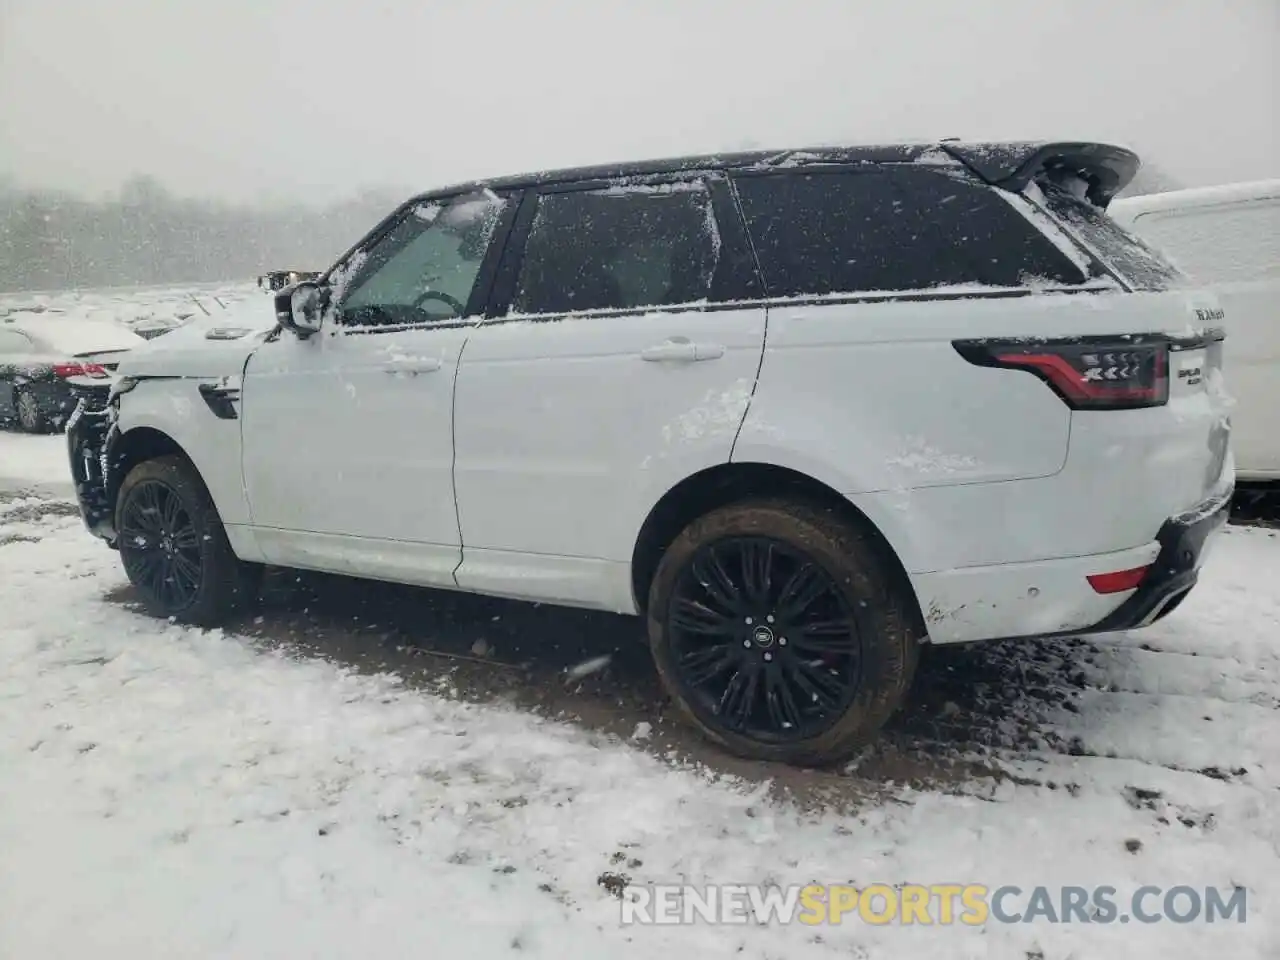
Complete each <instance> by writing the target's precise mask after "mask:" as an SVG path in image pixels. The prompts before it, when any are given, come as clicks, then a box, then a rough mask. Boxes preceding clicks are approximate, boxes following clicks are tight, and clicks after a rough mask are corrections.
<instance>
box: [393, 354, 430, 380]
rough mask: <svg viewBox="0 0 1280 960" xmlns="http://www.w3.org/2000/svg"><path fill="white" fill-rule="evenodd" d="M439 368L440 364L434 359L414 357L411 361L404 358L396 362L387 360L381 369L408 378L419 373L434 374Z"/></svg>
mask: <svg viewBox="0 0 1280 960" xmlns="http://www.w3.org/2000/svg"><path fill="white" fill-rule="evenodd" d="M440 367H441V363H440V361H439V359H437V358H436V357H416V358H413V359H409V358H407V357H405V358H400V359H397V360H388V361H387V362H386V363H384V364H383V365H382V369H383V370H384V371H386V372H387V373H407V374H409V375H410V376H416V375H417V374H419V373H434V372H435V371H436V370H439V369H440Z"/></svg>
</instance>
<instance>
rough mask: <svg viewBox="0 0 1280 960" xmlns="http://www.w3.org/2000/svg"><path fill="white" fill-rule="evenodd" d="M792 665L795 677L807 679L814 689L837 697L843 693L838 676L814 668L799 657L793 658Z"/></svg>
mask: <svg viewBox="0 0 1280 960" xmlns="http://www.w3.org/2000/svg"><path fill="white" fill-rule="evenodd" d="M792 664H793V665H794V667H795V671H796V673H795V675H796V676H798V677H804V678H806V679H808V681H809V682H810V683H812V684H813V685H814V686H815V687H817V688H819V689H821V690H824V691H826V692H827V693H828V694H829V695H830V696H833V697H839V696H840V694H842V693H843V692H844V686H845V684H844V681H843V680H841V678H840V676H839V674H836V673H833V672H832V671H831V670H829V669H827V668H825V667H816V666H814V665H813V664H812V663H810V662H809V661H808V660H804V659H801V658H799V657H797V658H795V659H794V660H793V661H792Z"/></svg>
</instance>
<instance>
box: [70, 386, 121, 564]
mask: <svg viewBox="0 0 1280 960" xmlns="http://www.w3.org/2000/svg"><path fill="white" fill-rule="evenodd" d="M66 433H67V455H68V457H69V458H70V461H71V480H72V482H73V483H74V484H75V488H76V501H77V502H78V503H79V505H80V517H81V519H82V520H84V525H85V526H86V527H87V528H88V529H89V532H90V533H92V534H93V535H94V536H96V537H101V538H102V539H103V540H106V541H107V543H109V544H111V545H113V546H114V545H115V539H116V533H115V505H114V498H113V497H112V496H111V491H110V489H109V479H110V478H109V474H108V471H107V463H108V458H107V450H108V447H109V445H110V442H111V438H112V435H113V434H114V433H115V423H114V421H113V419H112V417H111V411H110V410H106V409H94V408H92V407H90V405H89V400H88V399H87V398H86V399H82V400H81V401H80V402H79V403H78V404H77V405H76V408H75V410H74V411H72V413H71V417H70V418H69V419H68V420H67V429H66Z"/></svg>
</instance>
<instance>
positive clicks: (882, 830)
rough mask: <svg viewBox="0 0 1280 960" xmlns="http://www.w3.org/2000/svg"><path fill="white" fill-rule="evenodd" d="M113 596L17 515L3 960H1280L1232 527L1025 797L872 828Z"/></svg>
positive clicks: (901, 815)
mask: <svg viewBox="0 0 1280 960" xmlns="http://www.w3.org/2000/svg"><path fill="white" fill-rule="evenodd" d="M45 448H48V449H45ZM54 448H57V450H60V449H61V447H60V438H57V437H46V438H35V439H33V438H28V437H16V436H14V435H11V434H8V435H0V463H2V464H4V465H5V467H4V470H3V471H0V472H4V473H5V474H6V476H11V475H13V474H18V475H19V476H20V478H21V479H22V480H24V481H25V484H21V485H20V486H25V487H26V488H27V489H31V488H32V487H34V486H36V485H37V484H45V485H47V484H50V483H53V482H56V480H57V476H56V473H57V470H56V468H55V463H56V459H57V457H56V453H55V450H54ZM123 583H124V578H123V576H122V574H121V573H120V571H119V569H118V566H117V563H116V559H115V555H114V554H113V553H111V552H110V551H109V550H107V549H105V548H104V547H102V546H100V545H99V544H98V543H97V542H96V541H94V540H92V539H91V538H90V537H89V536H88V535H87V534H86V533H85V532H84V531H83V530H82V528H81V527H80V525H79V521H78V518H76V517H75V516H71V515H69V510H68V507H67V505H66V503H65V501H61V502H59V500H57V499H50V498H48V497H45V496H43V495H36V496H31V495H29V494H28V495H25V496H14V495H12V494H11V495H10V496H9V499H8V500H7V502H3V503H0V611H3V612H2V613H0V617H2V618H3V619H2V620H0V623H3V630H2V633H0V636H2V638H3V639H2V641H0V771H3V778H2V780H0V955H3V956H5V957H14V958H28V957H29V958H41V960H45V958H58V957H73V956H84V955H89V954H92V955H95V956H104V957H130V958H147V957H157V958H165V960H171V958H176V957H237V958H248V957H264V958H265V957H271V958H286V957H289V958H291V957H361V958H364V957H369V956H417V955H432V956H434V955H445V954H449V953H452V955H457V956H467V957H478V958H479V957H495V956H508V955H512V954H515V955H526V956H546V957H563V958H569V957H591V958H597V957H600V956H603V955H616V956H635V957H657V956H671V955H676V956H695V955H708V956H742V957H762V958H763V957H788V958H801V957H850V956H852V957H897V958H903V957H916V956H919V957H935V956H948V957H978V956H996V957H1014V958H1019V960H1024V958H1026V957H1038V956H1043V957H1045V958H1066V957H1068V956H1072V957H1098V956H1120V955H1122V954H1123V955H1138V956H1157V955H1160V954H1164V955H1167V956H1171V957H1174V956H1176V957H1184V956H1185V957H1197V958H1198V957H1203V956H1205V955H1207V954H1208V953H1209V952H1210V951H1215V952H1220V953H1222V954H1223V955H1225V956H1231V957H1233V958H1244V957H1265V956H1271V957H1274V956H1276V955H1277V951H1280V936H1278V930H1277V926H1276V917H1277V915H1278V908H1277V907H1276V905H1275V904H1276V901H1277V897H1280V736H1277V734H1280V710H1278V707H1280V538H1277V537H1275V536H1274V535H1273V534H1272V533H1271V532H1270V531H1265V530H1254V529H1245V528H1231V529H1230V531H1229V533H1228V534H1226V536H1225V537H1224V540H1223V542H1222V543H1221V544H1220V546H1219V548H1218V550H1217V552H1216V553H1215V555H1214V557H1213V560H1212V562H1211V566H1210V567H1209V570H1208V572H1207V575H1206V580H1205V583H1204V584H1203V585H1202V586H1201V587H1200V588H1199V590H1198V591H1197V593H1196V594H1195V595H1193V597H1192V598H1191V599H1190V600H1189V601H1188V602H1187V603H1186V604H1184V606H1183V608H1182V609H1181V610H1179V611H1178V613H1177V614H1176V615H1175V616H1174V617H1173V618H1171V619H1170V620H1169V621H1167V622H1166V623H1165V624H1162V625H1159V626H1157V627H1155V628H1152V629H1150V630H1148V631H1147V632H1146V633H1144V634H1142V635H1140V636H1139V635H1132V636H1120V637H1116V638H1112V639H1109V640H1106V641H1105V642H1103V643H1102V644H1100V645H1099V650H1100V655H1099V656H1098V657H1096V658H1095V659H1094V660H1093V662H1092V663H1091V664H1089V665H1087V666H1086V667H1085V672H1086V682H1085V689H1084V691H1083V693H1082V694H1081V696H1080V697H1079V699H1077V700H1076V701H1075V702H1074V704H1073V705H1072V709H1060V710H1058V711H1056V712H1055V711H1053V710H1051V711H1050V713H1049V714H1048V716H1049V720H1048V722H1047V723H1046V724H1044V726H1043V728H1042V730H1041V733H1042V734H1043V735H1044V737H1045V738H1046V739H1048V740H1054V741H1061V742H1068V743H1071V744H1072V748H1071V749H1070V750H1068V751H1067V752H1055V751H1053V750H1043V751H1037V750H1023V751H1021V752H1018V751H1014V752H1011V753H1006V754H1005V755H1003V756H1002V758H1001V759H1000V765H1001V766H1002V767H1003V768H1004V769H1005V770H1007V771H1009V772H1011V773H1014V774H1017V775H1018V776H1017V777H1016V781H1018V782H1015V780H1006V781H1005V782H1003V783H1002V784H999V785H998V786H994V787H993V788H992V789H989V790H978V789H976V788H975V789H973V790H967V789H965V785H964V784H960V785H959V786H960V789H959V790H957V789H955V788H954V787H955V785H951V786H950V787H948V788H947V789H938V790H915V791H912V790H904V789H894V788H893V787H892V786H891V785H890V786H889V787H888V788H887V793H888V796H884V795H883V793H884V791H885V785H884V784H879V785H876V786H877V787H878V788H879V789H880V791H881V796H880V798H879V799H876V800H869V801H866V802H864V803H863V804H862V805H861V807H860V809H856V810H854V811H853V812H849V811H845V812H838V811H836V810H832V809H828V810H813V809H805V810H802V809H800V808H798V807H796V806H793V805H790V804H789V803H788V802H786V801H783V800H779V799H776V798H774V797H771V796H768V795H766V793H765V788H766V787H767V781H766V782H765V783H758V782H743V781H735V780H732V779H729V778H724V777H717V776H716V775H713V774H711V773H709V772H707V771H706V770H705V769H700V768H698V767H696V766H681V765H679V764H676V763H673V762H671V761H669V760H666V759H664V758H663V757H660V756H654V755H652V753H651V752H646V751H645V749H644V745H643V744H642V743H641V744H633V743H625V742H619V741H617V740H609V739H606V738H603V737H600V736H597V735H593V734H591V733H590V732H587V731H584V730H582V729H579V728H576V727H574V726H572V725H568V724H562V723H558V722H555V721H553V720H547V719H542V718H539V717H537V716H534V715H531V714H529V713H527V712H522V711H520V710H517V709H514V708H512V707H509V706H497V705H476V704H465V703H460V702H457V701H455V700H453V699H450V698H449V697H447V696H444V695H441V694H438V693H434V692H430V691H429V690H424V689H422V688H421V687H420V686H417V687H413V688H410V687H408V686H406V685H405V684H403V683H401V682H398V680H397V678H395V677H393V676H388V675H375V676H369V675H362V674H360V673H359V672H357V671H355V670H354V669H351V668H350V666H349V665H344V664H341V663H336V662H331V661H327V660H325V659H322V658H315V657H304V656H299V655H298V654H297V653H296V652H294V653H290V652H288V651H286V650H284V649H282V648H280V647H276V646H272V645H267V644H263V643H261V642H255V641H252V640H249V639H246V638H242V637H238V636H231V635H225V634H223V633H220V632H216V631H215V632H202V631H197V630H187V629H183V628H180V627H176V626H171V625H168V624H165V623H160V622H156V621H154V620H151V619H148V618H146V617H144V616H141V615H139V614H136V613H134V612H131V611H130V610H128V609H126V608H125V607H124V606H122V605H121V604H119V603H118V602H114V600H112V599H110V597H111V595H113V593H118V592H119V589H120V588H121V586H122V585H123ZM1140 644H1141V646H1140ZM1029 682H1030V681H1029ZM1201 771H1204V772H1201ZM1050 782H1052V783H1053V784H1054V786H1056V787H1057V788H1056V789H1055V788H1053V787H1051V786H1050V785H1049V784H1050ZM975 786H976V785H975ZM988 786H992V785H990V784H989V785H988ZM1135 840H1136V841H1138V842H1139V843H1140V844H1141V846H1140V847H1139V848H1137V849H1136V850H1135V851H1133V852H1131V851H1130V850H1129V847H1130V846H1135V845H1134V844H1133V843H1128V842H1129V841H1135ZM1127 843H1128V845H1126V844H1127ZM610 873H612V874H616V875H623V874H625V875H626V876H627V877H629V878H630V881H631V882H633V883H639V884H644V883H659V882H693V883H703V882H723V883H750V882H766V883H767V882H777V883H806V882H830V883H846V882H850V881H852V882H854V883H858V884H863V885H865V884H868V883H871V882H885V883H890V884H892V883H901V882H914V883H925V884H933V883H948V882H980V883H985V884H988V885H990V886H993V887H994V886H998V885H1002V884H1017V885H1020V886H1022V887H1024V888H1026V889H1030V888H1031V887H1034V886H1036V885H1049V886H1054V887H1056V886H1057V885H1061V884H1079V885H1083V886H1094V885H1099V884H1105V885H1110V886H1113V887H1115V888H1117V889H1118V890H1119V891H1122V892H1127V891H1132V890H1133V889H1136V888H1137V887H1138V886H1140V885H1142V884H1157V885H1160V886H1163V887H1166V888H1167V887H1171V886H1173V885H1175V884H1180V883H1185V884H1189V885H1192V886H1196V887H1200V888H1203V887H1206V886H1216V887H1230V886H1232V885H1236V884H1238V885H1243V886H1245V887H1246V888H1247V890H1248V901H1247V904H1248V907H1247V909H1248V913H1247V921H1246V922H1245V923H1244V924H1243V925H1241V924H1237V923H1236V922H1234V921H1232V922H1230V923H1225V924H1224V923H1222V922H1219V923H1218V924H1216V925H1209V924H1205V923H1202V922H1201V923H1193V924H1186V925H1177V924H1173V923H1171V922H1168V921H1166V922H1163V923H1158V924H1152V925H1143V926H1134V925H1128V926H1118V925H1110V926H1106V925H1098V924H1094V925H1085V924H1080V923H1073V924H1063V925H1057V926H1055V925H1051V924H1048V923H1046V922H1044V921H1037V922H1035V923H1029V924H1007V925H1002V924H996V923H994V922H989V923H988V924H987V925H986V926H985V927H983V928H970V927H965V926H962V925H961V926H951V927H942V926H934V927H931V928H930V927H904V926H898V925H888V926H881V927H876V926H869V925H867V924H864V923H861V922H860V921H858V920H856V919H855V920H852V921H848V920H847V921H846V922H845V923H843V924H841V925H839V926H824V927H818V928H815V927H809V926H803V925H799V924H796V925H792V926H780V925H771V926H752V927H743V926H733V925H728V926H709V925H706V924H698V925H696V926H646V927H634V926H633V927H622V926H620V924H619V901H618V900H617V899H615V898H614V897H613V896H611V895H610V894H609V893H608V892H607V891H606V889H605V888H604V886H603V885H602V883H601V877H602V875H605V874H610Z"/></svg>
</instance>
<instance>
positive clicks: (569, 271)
mask: <svg viewBox="0 0 1280 960" xmlns="http://www.w3.org/2000/svg"><path fill="white" fill-rule="evenodd" d="M718 241H719V234H718V233H717V230H716V222H715V217H714V214H713V212H712V200H711V194H710V192H709V190H708V188H707V185H706V184H705V183H703V182H702V181H685V182H680V183H665V184H643V185H641V184H637V185H631V186H613V187H609V188H607V189H602V190H574V191H570V192H564V193H549V194H544V195H542V196H541V197H539V198H538V208H537V212H536V214H535V216H534V219H533V224H532V226H531V227H530V231H529V239H528V242H527V244H526V246H525V252H524V260H523V262H522V265H521V268H520V275H519V278H518V280H517V282H516V290H515V296H514V297H513V300H512V310H513V311H514V312H515V313H518V314H523V313H571V312H577V311H588V310H626V311H631V310H637V309H643V308H646V307H658V306H671V305H680V304H693V303H699V302H702V301H705V300H706V299H707V297H708V294H709V292H710V290H711V284H712V279H713V276H714V274H715V271H716V261H717V253H718Z"/></svg>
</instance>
